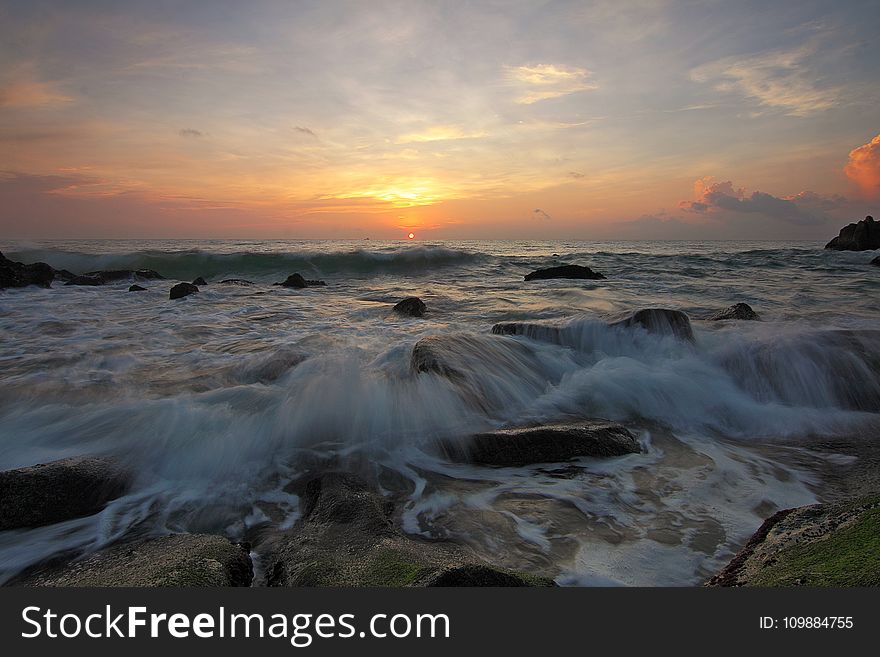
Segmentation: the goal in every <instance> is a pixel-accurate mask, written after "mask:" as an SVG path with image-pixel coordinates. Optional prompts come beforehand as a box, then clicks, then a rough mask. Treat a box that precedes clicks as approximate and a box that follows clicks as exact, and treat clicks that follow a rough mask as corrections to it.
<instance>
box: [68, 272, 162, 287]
mask: <svg viewBox="0 0 880 657" xmlns="http://www.w3.org/2000/svg"><path fill="white" fill-rule="evenodd" d="M68 273H69V272H68ZM164 279H165V277H164V276H162V274H160V273H159V272H157V271H153V270H152V269H107V270H102V271H90V272H86V273H85V274H83V275H82V276H73V278H71V279H69V280H68V281H67V283H65V285H107V284H108V283H115V282H117V281H152V280H164Z"/></svg>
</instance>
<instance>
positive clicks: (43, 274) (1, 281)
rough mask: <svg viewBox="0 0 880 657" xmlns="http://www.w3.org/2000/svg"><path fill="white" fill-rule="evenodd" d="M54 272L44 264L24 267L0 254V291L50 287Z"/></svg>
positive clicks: (38, 263)
mask: <svg viewBox="0 0 880 657" xmlns="http://www.w3.org/2000/svg"><path fill="white" fill-rule="evenodd" d="M53 280H55V270H54V269H52V267H50V266H49V265H47V264H46V263H45V262H35V263H33V264H30V265H25V264H23V263H21V262H15V261H14V260H10V259H9V258H7V257H6V256H4V255H3V254H2V253H0V289H2V288H7V287H27V286H28V285H36V286H38V287H51V286H52V281H53Z"/></svg>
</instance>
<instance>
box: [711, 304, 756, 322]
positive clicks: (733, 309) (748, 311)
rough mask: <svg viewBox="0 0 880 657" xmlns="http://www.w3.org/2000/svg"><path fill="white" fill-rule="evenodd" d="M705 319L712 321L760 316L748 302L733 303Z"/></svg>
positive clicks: (747, 318) (751, 318) (754, 318)
mask: <svg viewBox="0 0 880 657" xmlns="http://www.w3.org/2000/svg"><path fill="white" fill-rule="evenodd" d="M707 319H708V320H709V321H713V322H714V321H718V320H722V319H741V320H759V319H761V318H760V317H759V316H758V313H756V312H755V311H754V310H752V307H751V306H750V305H749V304H747V303H735V304H733V305H732V306H729V307H727V308H725V309H724V310H719V311H718V312H717V313H715V314H714V315H712V316H711V317H708V318H707Z"/></svg>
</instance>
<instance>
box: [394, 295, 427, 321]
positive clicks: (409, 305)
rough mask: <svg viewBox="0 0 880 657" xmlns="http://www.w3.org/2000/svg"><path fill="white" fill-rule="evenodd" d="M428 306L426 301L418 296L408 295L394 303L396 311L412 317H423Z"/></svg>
mask: <svg viewBox="0 0 880 657" xmlns="http://www.w3.org/2000/svg"><path fill="white" fill-rule="evenodd" d="M427 309H428V307H427V306H426V305H425V302H424V301H422V300H421V299H419V298H418V297H407V298H406V299H404V300H403V301H398V302H397V303H396V304H394V312H398V313H400V314H401V315H409V316H411V317H422V316H423V315H424V314H425V311H426V310H427Z"/></svg>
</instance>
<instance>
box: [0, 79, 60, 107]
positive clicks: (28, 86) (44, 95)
mask: <svg viewBox="0 0 880 657" xmlns="http://www.w3.org/2000/svg"><path fill="white" fill-rule="evenodd" d="M72 101H73V98H71V97H70V96H65V95H64V94H62V93H60V92H59V91H56V90H55V89H54V88H53V86H52V85H51V84H47V83H45V82H36V81H20V82H13V83H12V84H9V85H7V86H6V87H4V88H2V89H0V107H17V108H22V107H52V106H54V105H64V104H65V103H69V102H72Z"/></svg>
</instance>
